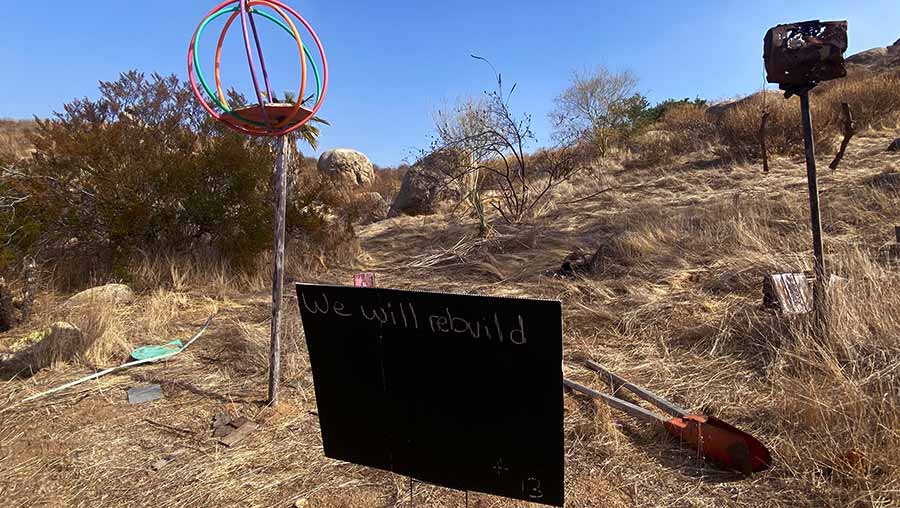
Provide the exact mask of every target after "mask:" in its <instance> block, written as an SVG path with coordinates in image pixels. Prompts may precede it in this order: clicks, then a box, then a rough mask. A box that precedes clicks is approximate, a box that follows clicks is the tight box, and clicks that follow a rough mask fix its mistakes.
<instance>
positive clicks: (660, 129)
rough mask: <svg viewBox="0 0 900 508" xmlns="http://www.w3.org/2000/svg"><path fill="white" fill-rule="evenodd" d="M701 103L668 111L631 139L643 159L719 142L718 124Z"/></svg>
mask: <svg viewBox="0 0 900 508" xmlns="http://www.w3.org/2000/svg"><path fill="white" fill-rule="evenodd" d="M706 109H707V108H706V106H705V105H701V104H691V103H686V104H680V105H676V106H674V107H672V108H671V109H669V110H668V111H666V112H665V114H664V115H663V117H662V119H661V120H660V121H659V122H658V123H657V124H656V125H654V128H653V129H652V130H649V131H647V132H644V133H643V134H641V135H640V136H637V137H636V138H634V139H633V140H632V141H631V142H630V143H629V148H630V149H631V151H632V152H635V153H636V154H637V156H638V160H639V161H640V162H641V163H651V164H652V163H658V162H661V161H665V160H668V159H670V158H672V157H677V156H679V155H684V154H688V153H692V152H696V151H699V150H703V149H705V148H708V147H709V146H711V145H715V144H717V143H718V141H719V139H718V132H717V130H716V125H715V123H714V122H713V121H712V119H711V118H710V117H709V115H708V114H707V112H706Z"/></svg>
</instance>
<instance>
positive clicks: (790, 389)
mask: <svg viewBox="0 0 900 508" xmlns="http://www.w3.org/2000/svg"><path fill="white" fill-rule="evenodd" d="M897 80H898V75H897V74H896V71H892V72H887V73H881V74H871V73H868V72H861V73H858V74H854V75H853V76H852V77H851V78H848V79H847V80H844V81H841V82H835V83H833V84H829V85H827V86H823V87H822V88H821V89H820V90H819V91H818V92H817V94H816V96H815V97H814V98H813V101H814V107H815V108H816V110H815V112H814V114H815V115H816V118H817V119H819V120H818V122H819V123H818V124H817V127H818V128H819V129H821V130H820V131H819V134H820V135H819V138H820V140H821V144H820V151H819V153H818V163H819V166H820V168H821V170H820V184H819V185H820V192H821V196H822V198H821V199H822V214H823V229H824V238H825V246H826V252H827V256H828V258H827V266H828V271H829V273H830V274H833V275H834V277H833V278H831V279H830V280H829V286H828V305H829V307H828V310H827V312H826V317H827V323H828V326H827V330H825V331H822V330H819V329H817V328H816V327H815V326H814V323H813V322H812V317H811V316H808V315H803V316H794V317H786V316H782V315H779V314H777V313H775V312H774V311H771V310H768V309H765V308H763V307H762V305H761V301H762V294H761V287H762V280H763V277H764V276H765V275H767V274H771V273H775V272H785V271H811V270H812V252H811V251H812V249H811V240H810V232H809V226H808V213H809V211H808V200H807V183H806V171H805V166H804V161H803V159H802V157H800V156H798V153H799V146H800V145H799V144H798V142H799V138H798V137H797V136H798V134H797V133H798V132H799V119H798V118H797V117H796V111H795V110H796V102H797V99H796V98H794V99H792V100H791V101H790V102H785V101H784V100H783V99H782V98H781V97H780V96H778V95H775V94H769V95H768V96H755V97H752V98H750V99H748V100H746V101H743V102H739V103H737V104H735V105H733V106H732V107H731V108H730V109H728V111H726V112H724V113H721V114H718V115H710V114H708V112H707V111H706V109H705V108H703V107H701V106H699V105H697V104H686V105H685V106H684V107H679V108H676V109H673V110H672V111H669V112H668V113H667V114H666V115H665V116H663V118H662V119H661V120H660V122H658V123H656V124H655V125H653V126H651V128H649V129H648V130H647V131H646V132H645V133H644V134H643V135H641V136H639V137H637V138H635V139H633V140H631V142H630V145H629V146H623V147H620V150H619V151H618V153H617V155H616V156H615V157H608V158H604V159H600V160H597V161H596V162H595V164H594V165H593V167H592V171H590V172H584V173H582V174H580V175H579V176H578V177H577V178H574V179H573V180H571V181H569V182H566V183H564V184H562V185H560V186H558V187H556V188H554V189H553V194H552V198H551V199H548V200H547V201H546V204H544V205H542V206H541V207H539V208H538V209H537V213H536V214H535V215H534V216H533V217H529V218H528V219H527V220H525V221H524V222H523V223H521V224H516V225H509V224H506V223H504V221H502V220H500V218H499V217H498V216H497V215H492V214H491V212H490V211H489V212H488V219H489V220H490V221H491V222H492V224H493V233H492V234H491V235H490V236H488V237H487V238H482V237H479V236H478V235H477V234H476V232H477V225H478V224H477V220H476V218H475V217H473V216H471V214H470V213H469V212H468V211H467V210H465V209H464V207H445V208H442V210H444V211H442V212H439V213H436V214H434V215H425V216H420V217H397V218H392V219H387V220H382V221H380V222H376V223H374V224H369V225H365V226H362V225H359V224H355V225H354V224H349V225H346V228H343V229H341V233H342V234H355V239H354V240H353V242H351V243H352V247H353V248H352V249H344V250H343V251H341V254H340V256H338V255H337V254H335V252H336V250H335V249H330V247H329V244H327V241H328V238H329V237H337V236H340V235H335V234H332V233H333V230H330V229H328V228H329V227H332V226H333V223H325V222H323V223H322V224H325V225H324V226H322V227H323V228H324V230H325V232H326V233H327V235H326V236H325V237H315V238H317V239H316V240H314V239H313V238H314V237H304V238H300V241H298V242H295V243H293V244H290V245H291V246H292V249H291V250H290V251H289V252H288V253H287V256H288V280H289V281H305V282H322V283H333V284H342V285H347V284H349V283H351V281H352V276H353V274H355V273H359V272H362V271H372V272H375V274H376V278H377V280H378V284H379V285H380V286H384V287H393V288H403V289H420V290H429V291H446V292H458V293H479V294H489V295H503V296H520V297H539V298H551V299H559V300H560V301H561V302H562V304H563V309H564V322H565V330H564V359H565V362H564V367H563V369H564V373H565V375H566V377H569V378H571V379H573V380H576V381H578V382H580V383H583V384H586V385H588V386H591V387H593V388H595V389H604V386H603V383H602V382H601V381H600V380H599V379H598V378H597V376H596V375H594V374H592V373H591V372H589V371H587V370H585V369H584V368H582V367H581V365H582V363H583V362H584V361H585V360H587V359H593V360H596V361H598V362H599V363H601V364H604V365H606V366H608V367H610V368H611V369H612V370H614V371H615V372H617V373H619V374H621V375H623V376H624V377H626V378H627V379H629V380H631V381H633V382H635V383H637V384H641V385H643V386H646V387H648V388H649V389H651V390H653V391H654V392H657V393H658V394H660V395H662V396H663V397H665V398H668V399H670V400H672V401H673V402H675V403H677V404H678V405H680V406H683V407H686V408H688V409H690V410H691V411H695V412H699V413H704V414H710V415H715V416H717V417H719V418H721V419H723V420H726V421H728V422H730V423H733V424H735V425H736V426H738V427H740V428H741V429H743V430H746V431H748V432H750V433H752V434H753V435H755V436H757V437H758V438H759V439H760V440H761V441H762V442H764V443H765V444H766V445H767V446H768V447H769V448H770V449H771V451H772V453H773V457H774V466H773V467H772V468H771V469H769V470H767V471H765V472H762V473H759V474H756V475H754V476H753V477H752V478H744V477H742V476H740V475H737V474H734V473H730V472H725V471H722V470H721V469H719V468H717V467H715V466H714V465H712V464H709V463H706V462H704V461H703V460H702V459H699V458H698V457H695V456H693V455H692V454H691V452H690V451H689V450H687V449H685V448H683V447H681V446H679V444H678V443H677V442H675V441H673V440H672V439H671V438H670V437H668V436H667V435H663V434H662V433H660V432H658V431H657V430H655V429H651V428H648V427H647V426H646V425H645V424H642V423H640V422H638V421H636V420H634V419H632V418H630V417H628V416H627V415H625V414H623V413H620V412H617V411H614V410H610V409H609V408H607V407H606V406H603V405H600V404H597V403H595V402H593V401H591V400H588V399H586V398H584V397H581V396H578V395H574V394H567V395H566V396H565V421H564V426H565V447H566V489H567V503H566V506H568V507H594V506H609V507H631V506H647V507H650V506H675V507H681V506H684V507H688V506H690V507H719V506H737V507H748V508H749V507H758V506H772V507H785V508H786V507H794V506H810V507H813V506H816V507H818V506H833V507H845V506H854V507H887V506H898V505H900V340H898V338H900V312H898V311H897V302H898V296H897V295H898V294H900V246H898V245H897V244H896V243H894V226H898V225H900V153H898V152H887V151H885V148H886V147H887V146H888V144H889V143H890V142H891V141H892V140H893V139H894V138H896V137H897V136H898V134H900V98H898V95H897V90H898V88H897V86H896V85H897ZM844 100H850V101H851V103H852V105H853V107H854V108H855V109H854V111H855V112H857V113H858V117H857V119H858V121H859V129H860V132H859V134H858V135H857V136H856V137H855V138H854V139H853V141H852V143H851V144H850V148H849V149H848V151H847V154H846V156H845V158H844V161H843V163H842V164H841V166H840V167H839V169H838V170H836V171H830V170H828V169H826V168H827V165H828V163H829V162H830V161H831V158H832V156H833V151H834V143H835V141H837V139H836V137H837V131H836V130H835V129H836V128H837V126H838V124H837V123H836V120H835V118H836V117H834V116H833V113H834V108H836V107H839V105H840V102H842V101H844ZM766 108H770V110H771V111H774V113H773V117H774V118H773V121H772V123H771V126H772V131H771V132H770V134H769V135H770V139H771V143H770V146H771V147H772V152H771V155H772V160H771V170H770V172H769V173H768V174H764V173H763V172H762V168H761V164H760V163H759V162H758V158H757V156H758V153H757V152H756V151H755V150H756V147H757V146H758V141H757V139H756V129H757V128H758V121H759V118H760V116H761V113H762V111H763V110H764V109H766ZM2 125H4V126H5V128H8V129H11V131H10V132H16V133H21V131H22V130H23V129H25V128H27V124H18V123H15V122H13V123H9V122H7V123H4V124H2ZM17 136H18V134H17ZM16 139H20V138H16ZM75 144H76V145H78V144H77V143H75ZM4 146H12V144H7V145H4ZM17 146H18V145H17ZM79 146H80V145H79ZM16 150H19V152H16V153H19V154H21V153H23V151H24V150H26V149H25V148H22V147H19V148H16ZM313 163H314V161H313V160H306V161H305V167H307V168H309V167H310V164H313ZM406 170H407V168H405V167H404V168H400V169H398V170H393V171H385V172H383V173H380V174H379V176H378V180H377V182H376V183H375V184H374V186H373V187H372V190H375V191H377V192H380V193H381V194H383V195H384V196H386V197H387V196H390V195H392V194H394V193H396V192H397V189H398V186H399V179H400V177H401V176H402V174H403V173H404V172H405V171H406ZM76 181H77V179H76ZM113 183H114V184H115V183H116V182H113ZM112 188H117V187H116V186H115V185H113V187H112ZM604 189H605V191H604ZM601 191H603V192H601ZM487 194H489V192H488V193H487ZM332 241H335V242H337V240H334V239H333V238H332ZM317 242H318V243H317ZM357 242H358V245H357ZM308 244H312V246H313V247H317V249H313V251H314V252H313V253H312V254H311V253H310V249H309V248H307V247H309V245H308ZM64 247H66V248H68V247H69V243H68V242H66V243H65V244H64ZM575 250H581V251H584V252H587V253H593V254H594V256H595V263H594V267H593V269H592V270H590V271H588V272H585V273H581V274H579V275H578V276H576V277H572V278H561V277H556V276H553V275H551V274H552V272H554V271H555V270H556V269H557V268H559V266H560V264H561V263H562V262H563V260H564V259H565V258H566V257H567V256H568V255H569V254H570V253H572V252H573V251H575ZM142 253H143V254H144V255H143V257H135V258H134V259H129V260H128V261H129V263H130V264H129V265H128V266H127V267H125V268H127V273H128V274H129V277H130V280H129V282H130V283H131V284H132V286H133V287H134V289H135V290H136V292H137V294H136V297H135V299H134V300H133V301H131V302H128V303H122V304H118V305H109V304H104V305H96V304H95V305H86V306H80V307H73V306H71V305H66V303H65V302H66V300H67V298H68V297H69V296H71V295H70V294H69V293H68V292H66V291H64V290H62V289H60V287H61V286H60V285H54V284H53V282H54V281H53V279H52V273H51V270H49V269H48V273H45V275H46V276H47V277H46V278H47V279H49V280H48V281H45V284H44V286H43V287H42V289H41V292H40V293H39V295H38V298H37V300H36V302H35V309H34V313H33V315H32V316H31V318H30V319H29V320H28V321H26V322H25V323H23V324H22V325H20V326H19V327H17V328H15V329H13V330H12V331H10V332H6V333H3V334H0V379H2V381H3V382H2V383H0V423H2V425H0V493H2V495H3V498H4V499H7V500H11V506H135V507H140V506H147V507H158V506H192V507H193V506H284V507H289V506H306V507H309V508H314V507H315V508H318V507H334V508H337V507H360V508H361V507H373V506H375V507H399V506H409V505H410V502H409V499H408V497H407V496H408V490H407V489H408V485H407V480H406V479H405V478H401V477H399V476H395V475H392V474H390V473H386V472H383V471H377V470H373V469H369V468H363V467H359V466H355V465H351V464H346V463H339V462H335V461H331V460H327V459H325V458H324V457H323V455H322V443H321V439H320V434H319V422H318V413H317V406H316V402H315V394H314V390H313V384H312V374H311V370H310V365H309V359H308V354H307V351H306V346H305V341H304V336H303V330H302V328H301V326H300V321H299V316H298V312H297V303H296V299H295V297H294V296H293V295H292V294H290V291H289V292H288V293H286V294H285V302H286V306H287V310H288V312H287V315H286V317H285V345H284V357H283V364H282V369H283V378H284V385H283V388H282V395H281V396H282V401H283V402H282V403H281V405H280V406H279V407H277V408H275V409H273V408H270V407H267V406H266V404H265V399H266V381H267V356H268V347H269V346H268V345H269V319H270V316H271V314H270V307H269V306H270V296H271V295H270V289H269V284H270V279H269V277H270V275H269V272H268V267H267V262H268V254H266V253H264V254H263V255H260V256H258V259H256V261H257V263H256V264H255V265H254V267H256V268H258V269H254V270H249V271H244V272H234V271H231V270H227V269H226V268H225V267H224V265H222V264H219V263H215V262H213V261H211V259H213V258H204V257H203V256H202V255H198V256H193V257H188V256H179V255H174V254H173V255H165V253H160V254H157V253H152V252H142ZM51 262H52V260H51V261H48V262H47V263H48V264H47V265H45V266H48V267H51V268H52V267H53V265H52V264H51ZM73 264H74V263H73ZM75 268H78V266H76V267H75ZM97 282H107V280H105V279H104V280H99V281H97ZM8 284H9V287H11V288H12V290H13V293H14V296H15V297H16V298H18V295H19V293H20V292H21V290H22V284H21V282H20V281H18V280H10V281H9V283H8ZM213 313H215V314H217V317H216V320H215V321H214V323H213V325H212V326H211V328H210V330H209V332H208V333H207V335H205V336H204V337H203V338H201V339H200V340H198V341H197V342H196V343H195V344H194V345H192V346H191V349H190V350H188V351H187V352H185V353H183V354H181V355H179V356H177V357H175V358H174V359H172V360H170V361H167V362H165V363H161V364H153V365H147V366H142V367H140V368H135V369H131V370H126V371H122V372H119V373H116V374H113V375H109V376H106V377H103V378H101V379H100V380H98V381H96V382H91V383H89V384H85V385H81V386H79V387H77V388H75V389H73V390H70V391H66V392H62V393H60V394H58V395H56V396H54V397H53V398H47V399H41V400H37V401H34V402H29V403H21V401H22V399H24V398H25V397H27V396H29V395H32V394H35V393H39V392H41V391H44V390H47V389H50V388H52V387H55V386H58V385H60V384H62V383H65V382H68V381H71V380H74V379H77V378H80V377H82V376H85V375H87V374H89V373H91V372H94V371H95V370H97V369H99V368H102V367H107V366H111V365H118V364H120V363H122V362H124V361H126V359H127V358H128V354H129V352H130V351H131V349H132V348H133V347H135V346H138V345H144V344H157V343H164V342H168V341H170V340H172V339H175V338H182V339H183V338H186V337H189V336H190V335H191V334H193V333H194V331H196V329H197V328H198V327H199V325H200V324H201V323H202V322H203V321H204V320H205V319H206V317H207V316H209V315H210V314H213ZM60 321H65V322H68V323H72V324H74V325H76V326H77V327H78V328H80V329H81V330H82V332H83V334H84V336H83V337H82V338H81V340H80V341H71V342H60V343H54V344H53V345H54V347H56V346H58V348H57V349H54V348H51V347H50V346H47V345H45V346H44V347H35V346H34V344H35V343H37V342H38V341H40V340H41V339H42V338H44V336H45V335H46V334H45V333H44V330H46V329H47V327H48V326H50V325H51V324H53V323H57V322H60ZM75 342H77V343H75ZM29 355H31V356H29ZM38 356H39V357H40V358H37V357H38ZM36 358H37V359H40V360H47V361H43V362H39V361H36V360H35V359H36ZM23 360H35V361H31V362H29V361H23ZM50 360H53V361H50ZM43 364H49V366H47V367H46V368H41V369H38V368H37V367H38V366H43ZM463 370H464V366H461V372H460V375H464V371H463ZM147 383H159V384H160V385H162V389H163V392H164V393H165V398H164V399H163V400H161V401H158V402H154V403H151V404H148V405H129V404H128V403H127V401H126V397H125V390H127V389H128V388H130V387H132V386H135V385H140V384H147ZM485 389H486V390H489V389H490V388H489V387H486V388H485ZM498 396H499V395H498ZM352 402H353V401H348V403H352ZM222 411H229V412H231V413H232V414H233V415H235V416H238V415H240V416H246V417H247V418H250V419H253V420H255V421H257V422H259V423H260V428H259V430H258V431H256V432H255V433H254V434H252V435H251V436H250V437H249V438H247V439H246V440H245V441H244V442H242V443H241V445H240V446H239V447H236V448H231V449H226V448H223V447H222V446H221V445H219V444H218V443H217V440H216V438H215V437H213V435H212V430H211V428H210V424H211V421H212V419H213V417H214V416H215V415H216V414H217V413H220V412H222ZM472 417H473V418H477V417H478V415H472ZM360 425H365V422H360ZM168 456H174V457H175V458H174V461H173V462H172V463H171V464H169V465H167V466H166V467H164V468H162V469H159V470H154V469H152V468H151V465H152V464H154V463H155V462H157V461H158V460H159V459H161V458H164V457H168ZM413 504H414V505H415V506H434V507H444V506H447V507H449V506H454V507H458V506H463V496H462V493H460V492H454V491H449V490H447V489H442V488H438V487H433V486H429V485H418V484H417V485H416V486H415V501H414V503H413ZM469 506H473V507H483V508H488V507H491V508H493V507H507V506H508V507H513V506H522V503H521V502H513V501H508V500H503V499H499V498H494V497H491V496H487V495H481V494H470V495H469Z"/></svg>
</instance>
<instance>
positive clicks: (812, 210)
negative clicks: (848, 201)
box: [789, 85, 827, 330]
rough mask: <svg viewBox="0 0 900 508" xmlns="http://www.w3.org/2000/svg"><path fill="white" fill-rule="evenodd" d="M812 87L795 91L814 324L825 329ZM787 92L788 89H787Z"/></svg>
mask: <svg viewBox="0 0 900 508" xmlns="http://www.w3.org/2000/svg"><path fill="white" fill-rule="evenodd" d="M813 86H815V85H809V86H806V87H803V88H801V89H799V90H797V91H796V92H794V93H796V94H797V95H799V96H800V116H801V118H802V120H803V144H804V146H805V148H806V178H807V180H808V183H809V215H810V225H811V226H812V239H813V254H814V256H815V261H814V266H815V275H816V281H815V285H814V286H813V304H814V306H815V313H816V322H817V323H818V324H819V325H820V326H821V327H822V329H823V330H824V325H825V318H826V295H825V289H826V288H825V286H826V283H827V281H826V280H825V277H826V272H825V247H824V245H823V242H822V219H821V214H820V210H819V182H818V176H817V175H816V145H815V139H814V138H813V128H812V113H810V108H809V91H810V90H811V89H812V87H813ZM789 92H790V90H789Z"/></svg>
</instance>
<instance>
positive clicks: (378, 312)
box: [300, 293, 528, 346]
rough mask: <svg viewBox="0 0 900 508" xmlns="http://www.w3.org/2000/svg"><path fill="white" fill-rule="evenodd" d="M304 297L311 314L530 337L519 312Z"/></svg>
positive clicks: (519, 341)
mask: <svg viewBox="0 0 900 508" xmlns="http://www.w3.org/2000/svg"><path fill="white" fill-rule="evenodd" d="M300 300H301V303H302V304H303V307H304V308H305V309H306V311H307V312H308V313H309V314H311V315H312V314H318V315H322V316H327V315H332V316H336V317H340V318H357V319H360V318H361V319H365V320H367V321H370V322H372V323H373V324H375V323H377V324H378V325H379V326H393V327H396V328H403V329H408V330H424V331H428V330H430V331H431V332H432V333H439V334H447V335H451V334H456V335H464V336H469V337H471V338H473V339H486V340H489V341H494V340H496V341H497V342H500V343H504V342H509V343H511V344H515V345H517V346H521V345H523V344H525V343H526V342H527V341H528V339H527V337H526V336H525V321H524V320H523V319H522V316H521V315H518V314H517V315H515V316H512V315H510V316H501V315H499V314H498V313H496V312H494V313H491V314H490V315H488V316H483V315H482V316H480V317H475V318H474V319H473V318H471V317H469V316H467V317H462V316H459V315H454V314H453V313H452V312H451V311H450V309H449V308H447V307H445V308H443V309H442V310H441V311H439V312H437V313H434V312H433V311H431V312H420V311H418V310H416V308H415V305H413V304H412V303H409V302H387V303H386V304H383V305H379V304H359V305H358V306H355V305H354V306H352V307H348V306H347V305H345V304H344V302H341V301H339V300H336V299H330V298H328V295H326V294H325V293H321V294H320V295H319V296H310V297H309V298H307V295H306V293H301V294H300Z"/></svg>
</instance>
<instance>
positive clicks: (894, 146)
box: [887, 138, 900, 152]
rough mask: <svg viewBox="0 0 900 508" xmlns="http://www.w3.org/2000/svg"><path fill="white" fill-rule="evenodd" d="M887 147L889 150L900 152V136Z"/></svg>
mask: <svg viewBox="0 0 900 508" xmlns="http://www.w3.org/2000/svg"><path fill="white" fill-rule="evenodd" d="M887 149H888V151H889V152H900V138H897V139H895V140H894V141H893V142H892V143H891V144H890V146H888V148H887Z"/></svg>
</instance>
